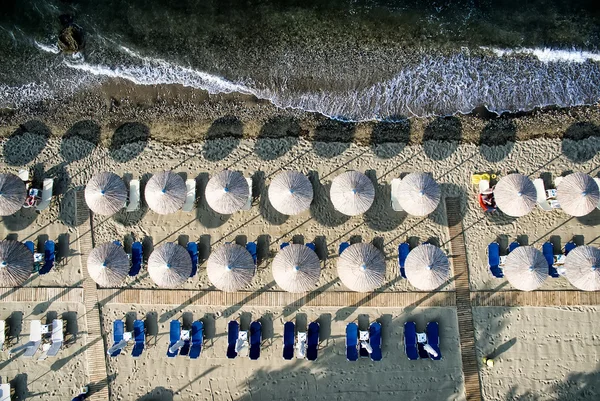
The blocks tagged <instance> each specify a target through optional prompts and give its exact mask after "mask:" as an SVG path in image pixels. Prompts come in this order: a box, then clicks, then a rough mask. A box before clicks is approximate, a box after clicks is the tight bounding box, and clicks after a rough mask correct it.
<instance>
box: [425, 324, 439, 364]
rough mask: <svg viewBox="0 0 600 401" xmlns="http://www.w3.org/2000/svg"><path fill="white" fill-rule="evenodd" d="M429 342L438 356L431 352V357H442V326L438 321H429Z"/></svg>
mask: <svg viewBox="0 0 600 401" xmlns="http://www.w3.org/2000/svg"><path fill="white" fill-rule="evenodd" d="M427 344H429V345H430V346H431V348H433V350H434V351H435V352H437V356H436V357H434V356H433V355H431V354H429V358H430V359H432V360H434V361H439V360H440V359H442V352H441V351H440V328H439V325H438V323H437V322H429V323H427Z"/></svg>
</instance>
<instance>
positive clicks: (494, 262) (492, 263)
mask: <svg viewBox="0 0 600 401" xmlns="http://www.w3.org/2000/svg"><path fill="white" fill-rule="evenodd" d="M488 267H489V268H490V272H491V273H492V275H493V276H494V277H496V278H502V277H504V272H503V271H502V269H501V268H500V244H498V243H497V242H492V243H490V244H489V245H488Z"/></svg>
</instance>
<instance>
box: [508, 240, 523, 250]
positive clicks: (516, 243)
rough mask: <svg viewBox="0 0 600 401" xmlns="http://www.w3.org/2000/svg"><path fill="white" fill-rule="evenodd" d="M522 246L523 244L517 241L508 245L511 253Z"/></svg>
mask: <svg viewBox="0 0 600 401" xmlns="http://www.w3.org/2000/svg"><path fill="white" fill-rule="evenodd" d="M520 246H521V244H519V243H518V242H517V241H513V242H511V243H510V245H509V246H508V253H511V252H512V251H514V250H515V249H517V248H518V247H520Z"/></svg>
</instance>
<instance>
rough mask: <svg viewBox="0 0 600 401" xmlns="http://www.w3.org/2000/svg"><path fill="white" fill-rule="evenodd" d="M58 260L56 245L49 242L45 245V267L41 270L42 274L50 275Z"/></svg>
mask: <svg viewBox="0 0 600 401" xmlns="http://www.w3.org/2000/svg"><path fill="white" fill-rule="evenodd" d="M55 258H56V244H55V243H54V241H52V240H47V241H46V242H45V243H44V266H42V268H41V269H40V274H47V273H50V270H52V268H53V267H54V261H55Z"/></svg>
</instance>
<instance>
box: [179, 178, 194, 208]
mask: <svg viewBox="0 0 600 401" xmlns="http://www.w3.org/2000/svg"><path fill="white" fill-rule="evenodd" d="M185 187H186V188H187V195H186V197H185V203H184V204H183V206H182V207H181V210H183V211H184V212H191V211H192V209H193V208H194V202H196V180H193V179H189V180H186V181H185Z"/></svg>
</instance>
